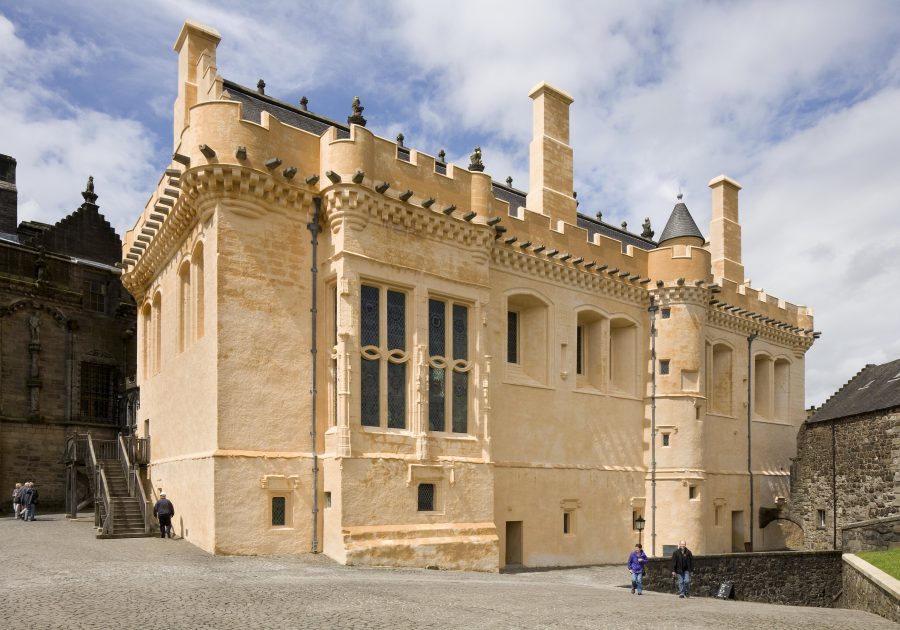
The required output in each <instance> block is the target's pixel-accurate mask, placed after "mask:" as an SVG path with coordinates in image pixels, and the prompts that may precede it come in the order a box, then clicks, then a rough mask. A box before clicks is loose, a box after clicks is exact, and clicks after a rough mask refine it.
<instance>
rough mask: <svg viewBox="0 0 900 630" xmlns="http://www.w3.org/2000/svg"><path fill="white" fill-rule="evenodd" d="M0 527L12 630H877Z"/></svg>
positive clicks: (492, 578) (45, 519)
mask: <svg viewBox="0 0 900 630" xmlns="http://www.w3.org/2000/svg"><path fill="white" fill-rule="evenodd" d="M38 518H39V520H37V521H36V522H34V523H24V522H16V521H14V520H13V519H11V518H3V519H0V532H2V536H3V539H4V540H5V541H6V545H7V547H6V548H7V554H6V558H5V566H4V570H3V572H2V578H0V585H2V587H3V596H2V598H0V619H2V622H0V626H4V627H20V628H152V627H161V628H164V627H169V628H260V629H267V628H393V629H397V630H400V629H404V628H442V629H448V628H467V629H474V628H728V629H730V630H741V629H745V628H746V629H752V630H761V629H765V630H772V629H775V628H791V629H803V628H808V629H810V630H812V629H815V630H821V629H827V628H835V629H837V628H840V629H842V630H855V629H859V630H863V629H866V630H877V629H879V628H896V627H897V626H896V625H895V624H893V623H891V622H889V621H887V620H885V619H882V618H881V617H877V616H875V615H869V614H866V613H861V612H857V611H849V610H832V609H816V608H799V607H790V606H774V605H768V604H753V603H746V602H733V601H730V602H723V601H718V600H714V599H707V598H691V599H688V600H679V599H678V598H676V597H674V596H673V595H668V594H658V593H645V594H644V596H643V597H637V596H633V595H631V594H630V593H629V591H628V590H627V589H625V588H623V586H624V585H625V584H626V582H627V575H626V573H625V569H624V568H623V567H590V568H580V569H567V570H557V571H535V572H522V573H516V574H503V575H497V574H480V573H456V572H443V571H427V570H398V569H367V568H353V567H343V566H340V565H336V564H334V563H332V562H331V561H330V560H328V559H327V558H325V557H324V556H312V555H310V556H305V557H301V558H252V557H214V556H210V555H208V554H206V553H205V552H203V551H201V550H199V549H197V548H196V547H194V546H193V545H191V544H189V543H187V542H185V541H183V540H174V541H173V540H162V539H158V538H140V539H130V540H97V539H95V538H94V536H93V534H94V530H93V528H92V523H91V521H90V520H88V519H84V518H82V519H79V520H78V521H67V520H66V519H65V518H64V517H62V516H61V515H44V516H39V517H38Z"/></svg>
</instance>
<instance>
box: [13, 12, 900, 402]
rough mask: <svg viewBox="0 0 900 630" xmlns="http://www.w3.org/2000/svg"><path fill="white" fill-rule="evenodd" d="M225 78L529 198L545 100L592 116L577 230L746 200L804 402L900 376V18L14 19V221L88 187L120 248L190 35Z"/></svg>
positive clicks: (151, 164) (64, 207)
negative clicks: (800, 353)
mask: <svg viewBox="0 0 900 630" xmlns="http://www.w3.org/2000/svg"><path fill="white" fill-rule="evenodd" d="M187 18H190V19H194V20H197V21H199V22H202V23H204V24H208V25H210V26H212V27H214V28H216V29H217V30H218V31H219V32H220V33H221V34H222V42H221V44H220V45H219V49H218V53H217V57H218V68H219V72H220V73H221V74H222V75H223V76H224V77H226V78H228V79H230V80H233V81H236V82H238V83H242V84H244V85H247V86H255V85H256V82H257V80H258V79H260V78H264V79H265V81H266V84H267V88H266V92H267V93H268V94H270V95H272V96H275V97H276V98H279V99H281V100H284V101H288V102H293V103H296V102H297V101H298V100H299V98H300V97H301V96H303V95H306V96H307V97H308V98H309V99H310V105H309V107H310V109H311V110H313V111H315V112H317V113H320V114H322V115H325V116H328V117H331V118H334V119H337V120H344V119H345V118H346V116H347V115H348V113H349V109H350V102H351V100H352V98H353V96H355V95H359V96H360V98H361V99H362V103H363V105H364V106H365V107H366V111H365V115H366V117H367V118H368V120H369V123H368V127H369V128H370V129H372V130H373V131H375V132H376V133H378V134H379V135H382V136H385V137H388V138H394V137H395V136H396V134H397V133H398V132H402V133H403V134H404V135H405V137H406V144H407V145H408V146H412V147H414V148H416V149H419V150H422V151H425V152H427V153H430V154H432V155H434V154H437V152H438V151H439V150H440V149H442V148H443V149H445V150H446V151H447V156H448V158H449V159H450V160H451V161H453V162H456V163H458V164H463V165H465V164H466V163H467V156H468V154H469V153H470V152H471V149H472V147H473V146H474V145H476V144H478V145H480V146H481V147H482V149H483V154H484V161H485V165H486V167H487V171H488V172H489V173H490V174H491V175H493V177H494V179H496V180H500V181H502V180H505V179H506V177H507V176H508V175H511V176H512V177H513V178H514V185H515V186H517V187H519V188H524V189H527V180H528V143H529V141H530V139H531V138H530V133H531V122H530V121H531V102H530V100H529V99H528V92H529V90H530V88H531V87H532V86H533V85H535V84H536V83H538V82H539V81H543V80H546V81H548V82H550V83H552V84H554V85H557V86H559V87H561V88H563V89H565V90H566V91H568V92H569V93H571V94H572V95H573V96H574V97H575V103H574V104H573V106H572V110H571V112H572V124H571V129H572V146H573V148H574V151H575V180H576V186H575V188H576V190H577V191H578V198H579V201H580V202H581V210H582V211H584V212H585V213H589V214H593V213H595V212H597V211H602V212H603V215H604V218H606V219H607V220H609V221H611V222H615V223H620V222H621V221H627V222H628V224H629V225H630V226H631V227H632V229H638V227H639V226H640V224H641V222H642V221H643V218H644V217H645V216H649V217H650V219H651V221H652V222H653V224H654V226H655V228H656V230H657V233H658V232H659V231H660V230H661V228H662V226H663V225H664V224H665V221H666V219H667V217H668V214H669V212H670V211H671V208H672V206H673V205H674V202H675V195H676V193H677V192H678V190H679V189H681V190H682V191H683V192H684V195H685V202H686V203H687V204H688V207H689V208H690V209H691V212H692V213H693V215H694V218H695V219H696V221H697V223H698V225H699V226H700V227H701V229H702V230H703V232H704V233H705V234H708V232H709V229H708V225H709V205H710V202H709V198H710V197H709V191H708V189H707V188H706V184H707V182H708V181H709V180H710V179H712V178H713V177H715V176H717V175H719V174H720V173H725V174H727V175H729V176H730V177H732V178H734V179H736V180H738V181H739V182H741V184H742V185H743V186H744V189H743V190H742V192H741V201H740V208H741V209H740V212H741V223H742V227H743V236H744V250H743V256H744V264H745V267H746V269H747V277H748V278H751V279H752V283H753V286H754V287H757V288H764V289H765V290H766V291H767V292H769V293H770V294H772V295H775V296H777V297H780V298H783V299H786V300H788V301H790V302H794V303H798V304H808V305H810V306H812V307H813V308H814V310H815V314H816V328H817V329H819V330H821V331H823V333H824V334H823V337H822V339H820V340H819V341H818V342H817V344H816V345H815V346H814V347H813V349H812V350H811V351H810V353H809V354H808V355H807V387H806V390H807V404H808V405H809V404H821V402H823V401H824V399H825V398H826V397H827V396H828V395H829V394H831V393H832V392H834V391H835V390H836V389H837V388H839V387H840V386H841V385H842V384H844V383H845V382H846V381H847V380H849V379H850V378H851V377H852V376H853V375H854V374H855V373H856V372H857V371H858V370H859V369H861V368H862V367H863V366H864V365H865V364H866V363H882V362H885V361H889V360H893V359H896V358H898V357H900V335H898V326H897V320H898V317H897V313H898V311H900V157H898V155H900V122H898V118H900V116H898V112H900V3H898V2H893V1H891V0H882V1H878V0H862V1H858V2H852V3H850V2H843V1H837V0H833V1H829V0H825V1H823V0H819V1H816V2H799V1H781V2H766V1H757V2H668V1H662V0H659V1H654V0H646V1H642V2H596V1H592V2H588V1H584V2H579V1H574V2H568V3H565V4H561V3H558V2H528V1H524V0H519V1H518V2H476V1H471V0H459V1H456V2H453V3H431V2H415V1H412V0H408V1H402V0H395V1H387V0H379V1H366V2H327V3H322V2H268V1H260V2H253V3H248V2H204V1H199V0H181V1H178V2H174V1H170V0H145V1H143V2H133V3H132V2H116V1H110V0H95V1H92V2H70V1H67V0H59V1H56V2H49V1H48V2H41V1H37V0H35V1H31V2H12V1H9V0H0V153H6V154H10V155H13V156H14V157H16V158H17V160H18V162H19V166H18V182H19V203H20V209H19V218H20V220H23V219H35V220H40V221H46V222H55V221H57V220H59V219H60V218H62V216H64V215H65V214H67V213H69V212H71V211H72V210H73V209H74V208H75V207H77V205H78V204H79V202H80V200H81V198H80V196H79V194H78V193H79V191H80V190H82V189H83V187H84V182H85V180H86V179H87V176H88V175H89V174H92V175H94V177H95V181H96V190H97V192H98V194H99V195H100V199H99V203H100V204H101V211H102V212H103V213H104V214H105V215H106V216H107V218H108V219H109V220H110V222H111V223H112V224H113V225H114V226H115V227H116V228H117V230H119V232H120V233H122V232H124V230H125V229H127V228H128V227H130V226H131V225H132V224H133V223H134V221H135V219H136V218H137V216H138V215H139V213H140V211H141V209H142V208H143V206H144V202H145V201H146V199H147V197H148V195H149V193H150V190H151V188H152V186H153V185H154V184H155V182H156V181H157V180H158V177H159V173H160V172H161V171H162V169H164V168H165V166H166V165H167V164H168V161H169V157H170V155H171V151H172V131H171V115H172V103H173V101H174V97H175V88H176V85H175V80H176V58H175V54H174V53H173V52H172V45H173V43H174V41H175V38H176V36H177V35H178V32H179V29H180V27H181V24H182V22H183V21H184V20H185V19H187Z"/></svg>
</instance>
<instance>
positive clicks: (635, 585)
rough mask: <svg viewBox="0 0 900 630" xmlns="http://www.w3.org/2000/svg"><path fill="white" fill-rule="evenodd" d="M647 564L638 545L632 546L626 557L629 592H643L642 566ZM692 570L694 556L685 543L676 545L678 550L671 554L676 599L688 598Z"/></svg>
mask: <svg viewBox="0 0 900 630" xmlns="http://www.w3.org/2000/svg"><path fill="white" fill-rule="evenodd" d="M646 564H647V554H645V553H644V550H643V548H642V547H641V545H640V544H637V545H635V546H634V551H632V552H631V555H629V556H628V570H629V571H630V572H631V592H632V594H633V593H635V592H637V594H638V595H640V594H641V593H642V592H643V590H644V572H645V571H644V566H645V565H646ZM693 570H694V555H693V554H692V553H691V550H690V549H688V548H687V542H686V541H684V540H682V541H681V542H679V543H678V549H676V550H675V553H673V554H672V577H674V578H675V579H676V581H677V586H678V597H680V598H681V599H684V598H685V597H690V596H691V595H690V587H691V572H692V571H693Z"/></svg>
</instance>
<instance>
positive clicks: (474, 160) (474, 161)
mask: <svg viewBox="0 0 900 630" xmlns="http://www.w3.org/2000/svg"><path fill="white" fill-rule="evenodd" d="M469 170H470V171H477V172H479V173H480V172H482V171H484V162H482V161H481V147H475V150H474V151H472V155H470V156H469Z"/></svg>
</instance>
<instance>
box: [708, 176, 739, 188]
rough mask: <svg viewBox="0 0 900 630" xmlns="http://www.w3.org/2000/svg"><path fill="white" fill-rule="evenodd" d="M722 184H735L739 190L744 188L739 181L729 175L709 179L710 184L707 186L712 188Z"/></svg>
mask: <svg viewBox="0 0 900 630" xmlns="http://www.w3.org/2000/svg"><path fill="white" fill-rule="evenodd" d="M720 184H729V185H730V186H734V187H735V188H737V189H738V190H740V189H741V188H742V186H741V185H740V184H739V183H737V182H736V181H734V180H733V179H731V178H730V177H728V176H727V175H719V176H718V177H713V178H712V179H711V180H709V184H707V186H709V187H710V188H715V187H716V186H718V185H720Z"/></svg>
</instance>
